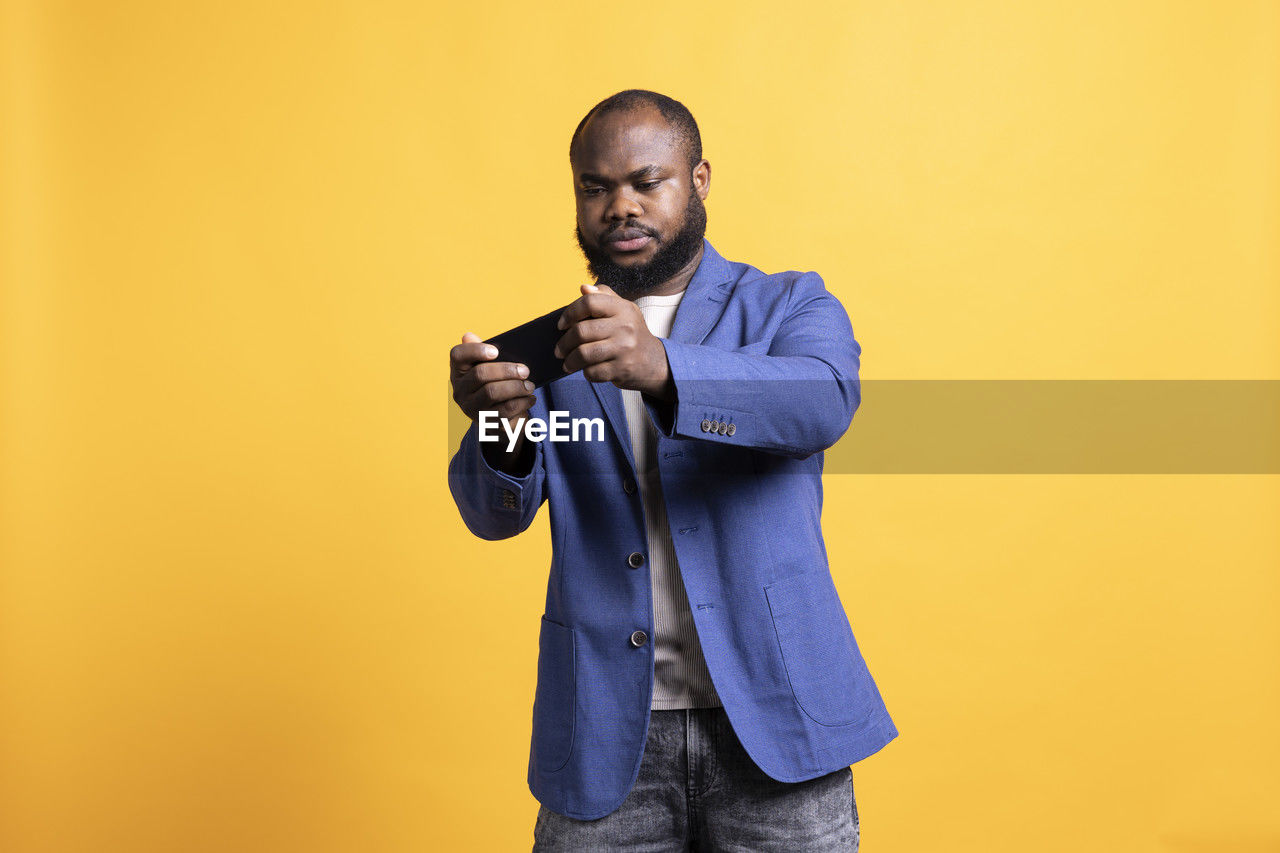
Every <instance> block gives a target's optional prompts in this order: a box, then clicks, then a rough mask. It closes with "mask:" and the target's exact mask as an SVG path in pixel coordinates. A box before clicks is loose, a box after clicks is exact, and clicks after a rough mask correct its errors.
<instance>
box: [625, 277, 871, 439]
mask: <svg viewBox="0 0 1280 853" xmlns="http://www.w3.org/2000/svg"><path fill="white" fill-rule="evenodd" d="M785 312H786V315H785V317H784V319H783V321H782V324H781V325H780V326H779V328H778V331H777V333H776V334H775V335H774V337H773V340H772V342H771V343H770V344H769V346H768V351H767V353H766V352H759V353H756V352H750V353H744V352H735V351H728V350H721V349H716V348H714V347H709V346H706V345H698V344H687V343H681V342H679V341H672V340H669V339H661V340H662V345H663V347H665V349H666V353H667V363H668V365H669V369H670V373H671V381H672V383H673V384H674V386H675V400H674V402H664V401H662V400H661V399H656V398H654V397H650V396H649V395H644V396H643V397H642V399H643V400H644V402H645V406H646V408H647V409H648V411H649V415H650V417H651V418H652V419H653V422H654V425H655V426H656V427H657V428H658V430H659V431H660V432H662V434H663V435H666V436H668V437H672V438H687V439H699V440H703V441H714V442H720V443H723V444H728V445H733V446H737V447H748V448H754V449H758V450H765V451H768V452H771V453H778V454H782V455H785V456H793V457H797V458H805V457H807V456H810V455H812V454H814V453H817V452H819V451H822V450H825V449H827V448H828V447H830V446H831V445H833V444H835V443H836V441H837V440H838V439H839V438H840V437H841V436H842V435H844V433H845V432H846V431H847V430H848V429H849V424H850V423H851V422H852V420H853V414H854V412H855V411H856V410H857V408H858V405H859V403H860V402H861V385H860V383H859V379H858V368H859V356H860V355H861V352H862V348H861V347H860V346H859V344H858V342H857V341H856V340H855V339H854V337H853V328H852V326H851V325H850V323H849V317H848V314H847V313H846V312H845V310H844V307H843V306H842V305H841V304H840V302H839V300H837V299H836V298H835V297H834V296H832V295H831V294H830V293H829V292H828V291H827V289H826V287H825V286H824V285H823V282H822V278H821V277H820V276H819V275H818V274H817V273H812V272H809V273H804V274H803V275H800V276H798V277H797V278H796V279H795V280H794V281H793V282H792V286H791V293H790V295H789V298H788V300H787V306H786V309H785Z"/></svg>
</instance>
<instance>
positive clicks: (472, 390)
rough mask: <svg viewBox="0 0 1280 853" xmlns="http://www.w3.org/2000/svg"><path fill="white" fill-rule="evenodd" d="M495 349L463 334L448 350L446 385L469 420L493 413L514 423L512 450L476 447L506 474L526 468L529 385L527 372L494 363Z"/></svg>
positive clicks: (503, 445) (531, 398) (504, 440)
mask: <svg viewBox="0 0 1280 853" xmlns="http://www.w3.org/2000/svg"><path fill="white" fill-rule="evenodd" d="M497 357H498V349H497V347H495V346H493V345H492V344H486V343H485V342H484V341H482V340H481V339H480V336H479V335H473V334H472V333H470V332H467V333H466V334H465V335H463V336H462V343H460V344H458V345H457V346H455V347H454V348H453V349H451V350H449V381H450V382H451V383H452V384H453V400H454V402H455V403H457V404H458V407H459V408H460V409H462V411H463V413H465V414H466V416H467V417H469V418H471V420H473V421H474V420H476V419H477V418H478V417H480V412H481V411H496V412H497V413H498V414H499V416H501V417H502V419H503V420H504V421H517V419H518V421H517V423H516V428H517V429H518V430H519V433H518V437H517V438H516V446H515V447H514V448H512V449H511V450H510V451H508V450H507V444H508V439H507V437H506V435H505V430H504V434H503V437H502V440H501V441H499V442H493V443H489V442H486V443H483V444H481V445H480V448H481V451H482V452H483V453H484V454H485V458H486V459H487V460H488V461H489V464H491V465H493V466H494V467H495V468H498V469H500V470H503V471H507V472H508V473H512V472H515V471H521V470H523V469H524V468H527V467H528V465H527V464H526V463H528V462H529V461H530V460H528V459H527V458H525V456H524V454H523V453H522V451H523V450H524V429H523V427H524V416H525V414H526V413H528V411H529V409H530V408H531V407H532V406H533V404H534V401H535V400H536V398H535V397H534V396H533V389H534V386H533V383H532V382H530V381H529V380H528V376H529V368H528V367H526V366H525V365H523V364H517V363H516V362H512V361H494V360H493V359H495V358H497Z"/></svg>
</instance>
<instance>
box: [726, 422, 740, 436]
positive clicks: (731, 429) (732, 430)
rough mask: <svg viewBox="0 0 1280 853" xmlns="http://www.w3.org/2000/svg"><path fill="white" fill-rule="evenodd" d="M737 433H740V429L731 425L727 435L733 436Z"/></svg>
mask: <svg viewBox="0 0 1280 853" xmlns="http://www.w3.org/2000/svg"><path fill="white" fill-rule="evenodd" d="M737 431H738V428H737V427H736V426H734V425H733V424H729V431H728V432H726V433H725V435H733V434H734V433H735V432H737Z"/></svg>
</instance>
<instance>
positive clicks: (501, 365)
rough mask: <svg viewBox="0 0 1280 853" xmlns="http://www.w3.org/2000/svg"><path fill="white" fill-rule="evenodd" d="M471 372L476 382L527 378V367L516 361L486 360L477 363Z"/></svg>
mask: <svg viewBox="0 0 1280 853" xmlns="http://www.w3.org/2000/svg"><path fill="white" fill-rule="evenodd" d="M471 373H472V375H473V376H474V377H475V379H476V380H477V383H478V384H484V383H485V382H498V381H500V380H503V379H528V378H529V368H527V367H525V366H524V365H523V364H520V363H519V362H516V361H488V362H485V363H484V364H477V365H476V366H475V367H474V368H473V369H472V371H471Z"/></svg>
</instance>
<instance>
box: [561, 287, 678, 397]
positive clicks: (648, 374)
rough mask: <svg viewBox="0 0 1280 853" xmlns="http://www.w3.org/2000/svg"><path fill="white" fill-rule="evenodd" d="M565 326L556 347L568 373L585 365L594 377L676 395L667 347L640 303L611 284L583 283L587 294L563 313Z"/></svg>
mask: <svg viewBox="0 0 1280 853" xmlns="http://www.w3.org/2000/svg"><path fill="white" fill-rule="evenodd" d="M559 327H560V328H561V329H567V330H568V331H567V332H565V334H564V336H563V337H562V338H560V341H559V342H558V343H557V344H556V350H555V352H556V357H557V358H563V359H564V370H565V373H573V372H574V371H575V370H581V371H582V374H583V375H584V376H585V377H586V378H587V379H589V380H590V381H592V382H612V383H613V384H614V385H617V386H618V387H619V388H629V389H631V390H633V391H640V392H642V393H645V394H648V395H649V396H651V397H654V398H656V399H658V400H665V401H667V402H670V401H672V400H674V399H675V385H674V383H673V382H672V380H671V366H670V365H669V364H668V363H667V350H666V347H664V346H663V345H662V341H660V340H658V338H656V337H654V335H653V333H652V332H650V331H649V326H648V324H646V323H645V321H644V314H643V313H641V311H640V308H639V307H637V305H636V304H635V303H634V302H631V301H629V300H627V299H623V298H622V297H621V296H619V295H618V294H616V293H614V292H613V289H612V288H610V287H609V286H608V285H603V284H602V285H599V286H597V285H593V284H584V285H582V296H580V297H579V298H578V299H577V300H575V301H574V302H573V304H571V305H570V306H569V307H568V308H566V309H565V310H564V313H563V314H562V315H560V323H559Z"/></svg>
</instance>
